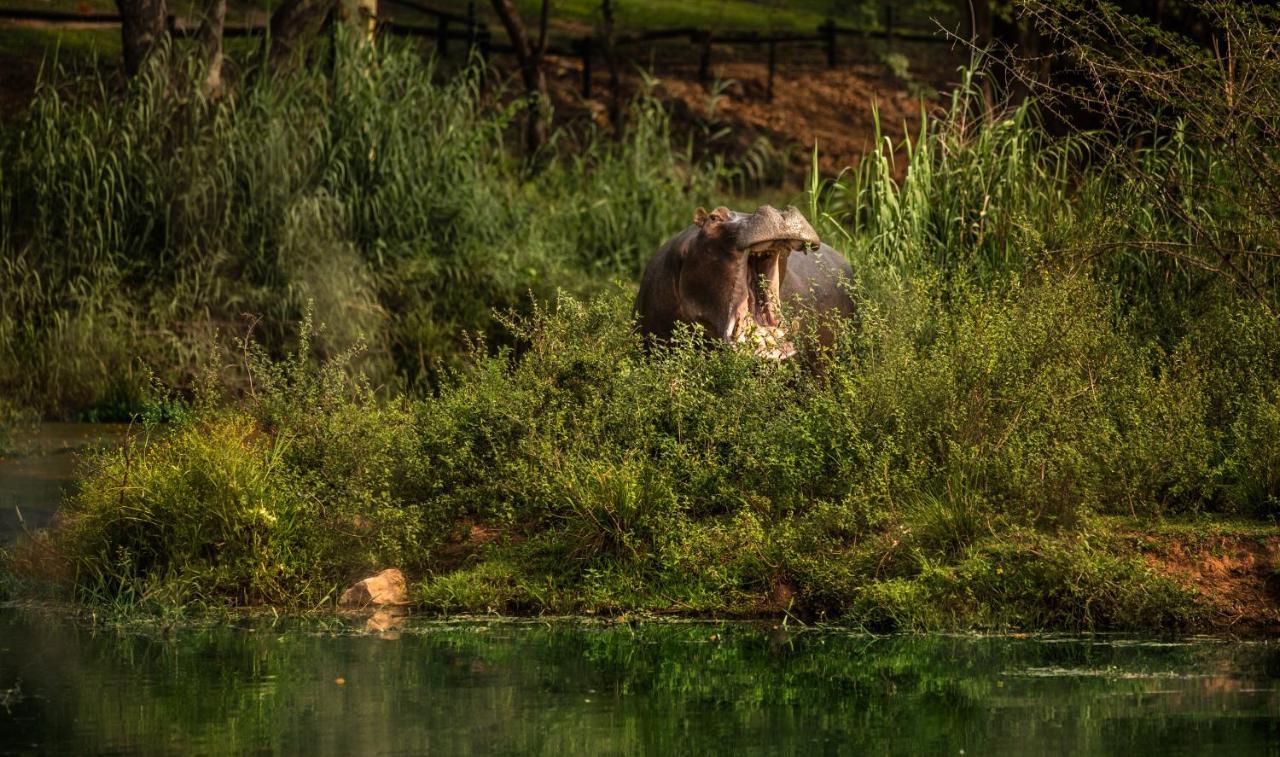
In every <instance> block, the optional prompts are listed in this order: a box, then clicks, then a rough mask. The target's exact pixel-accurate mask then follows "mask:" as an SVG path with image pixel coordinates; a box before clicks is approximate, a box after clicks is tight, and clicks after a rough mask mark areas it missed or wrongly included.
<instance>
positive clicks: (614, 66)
mask: <svg viewBox="0 0 1280 757" xmlns="http://www.w3.org/2000/svg"><path fill="white" fill-rule="evenodd" d="M601 10H602V12H603V14H604V64H605V66H606V67H607V68H608V69H609V122H610V123H611V124H613V128H614V130H615V131H621V130H622V81H621V78H620V77H619V76H618V45H617V32H616V30H615V29H614V23H613V3H611V2H609V0H604V4H603V5H602V6H601Z"/></svg>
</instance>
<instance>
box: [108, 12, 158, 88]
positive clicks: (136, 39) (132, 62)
mask: <svg viewBox="0 0 1280 757" xmlns="http://www.w3.org/2000/svg"><path fill="white" fill-rule="evenodd" d="M116 8H117V9H118V10H119V11H120V42H121V45H122V46H123V48H124V70H125V73H126V74H128V75H129V76H133V75H134V74H136V73H138V70H139V69H140V68H142V63H143V61H145V60H146V59H147V56H148V55H150V54H151V50H152V48H154V47H155V46H156V44H158V43H159V42H160V39H161V38H162V37H163V36H164V34H165V21H166V18H167V17H168V15H169V10H168V7H167V6H166V5H165V0H116Z"/></svg>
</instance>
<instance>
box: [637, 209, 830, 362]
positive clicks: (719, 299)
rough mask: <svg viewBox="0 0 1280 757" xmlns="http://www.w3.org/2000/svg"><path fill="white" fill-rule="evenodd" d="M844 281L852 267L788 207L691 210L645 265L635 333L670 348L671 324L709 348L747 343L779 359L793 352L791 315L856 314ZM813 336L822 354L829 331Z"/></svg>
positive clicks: (826, 329) (825, 330) (822, 331)
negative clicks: (696, 333) (688, 220)
mask: <svg viewBox="0 0 1280 757" xmlns="http://www.w3.org/2000/svg"><path fill="white" fill-rule="evenodd" d="M851 275H852V271H851V269H850V267H849V261H847V260H845V258H844V256H843V255H841V254H840V253H838V252H836V251H835V250H833V249H832V248H830V247H828V246H827V245H825V244H823V243H822V241H821V240H820V239H818V234H817V232H815V231H814V230H813V227H812V226H810V225H809V222H808V221H806V220H805V218H804V216H803V215H802V214H801V213H800V211H799V210H796V209H795V208H794V207H787V208H786V209H785V210H778V209H777V208H773V207H770V206H768V205H764V206H762V207H760V208H759V209H757V210H756V211H755V212H754V213H750V214H748V213H739V212H736V211H733V210H729V209H728V208H725V207H719V208H716V209H715V210H713V211H711V212H710V213H708V212H707V211H706V210H704V209H703V208H698V210H697V211H696V212H695V213H694V217H693V225H692V226H690V227H689V228H687V229H685V230H684V231H681V232H680V233H679V234H676V235H675V236H674V237H672V238H671V239H670V240H668V241H667V243H666V244H664V245H663V246H662V247H661V249H659V250H658V252H657V254H655V255H654V256H653V259H652V260H650V261H649V265H648V266H647V267H646V268H645V272H644V277H643V278H642V279H641V282H640V293H639V294H638V295H637V297H636V304H635V313H636V316H637V319H638V327H639V330H640V332H641V333H643V334H645V335H646V336H647V337H650V338H653V339H657V340H666V339H669V338H670V337H671V334H672V332H673V331H674V330H675V328H676V324H677V323H688V324H692V325H694V326H697V327H700V328H701V330H702V332H703V333H704V334H705V336H706V338H707V339H708V340H711V341H713V342H726V343H730V344H736V343H746V344H748V345H750V346H751V347H752V348H753V349H754V351H755V353H756V354H757V355H759V356H761V357H766V358H773V359H777V360H785V359H787V358H789V357H791V356H793V355H795V353H796V348H795V345H794V343H793V342H792V340H791V338H790V336H789V335H790V334H791V333H794V331H795V327H796V326H797V325H798V324H797V323H796V322H795V321H796V318H795V316H796V315H797V314H798V313H806V314H816V315H819V316H826V315H833V314H834V315H840V316H853V315H854V314H855V305H854V302H853V298H852V297H850V296H849V293H848V291H847V287H846V286H843V285H842V283H841V282H842V281H843V280H847V279H848V278H849V277H850V276H851ZM787 311H791V313H792V319H791V322H790V323H788V321H787V319H785V318H784V315H783V314H784V312H787ZM826 320H827V319H826V318H825V317H822V318H820V321H822V322H824V323H825V322H826ZM788 327H790V328H788ZM817 331H818V337H819V339H818V341H819V343H820V344H823V345H828V346H829V345H830V343H831V341H832V339H833V335H832V331H831V329H830V328H828V327H825V326H823V325H821V324H820V325H819V328H818V330H817Z"/></svg>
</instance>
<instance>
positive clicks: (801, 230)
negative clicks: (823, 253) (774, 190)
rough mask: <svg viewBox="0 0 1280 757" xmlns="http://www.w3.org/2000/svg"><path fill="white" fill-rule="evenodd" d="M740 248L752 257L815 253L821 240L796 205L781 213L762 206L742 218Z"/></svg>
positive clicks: (767, 206) (739, 234)
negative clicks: (814, 250)
mask: <svg viewBox="0 0 1280 757" xmlns="http://www.w3.org/2000/svg"><path fill="white" fill-rule="evenodd" d="M737 241H738V248H739V249H741V250H746V251H748V252H750V253H753V254H759V253H767V252H791V251H793V250H805V251H808V250H811V249H816V248H817V247H818V245H819V244H821V240H819V239H818V232H816V231H814V230H813V227H812V226H810V225H809V221H808V220H806V219H805V217H804V214H803V213H801V212H800V211H799V210H797V209H796V208H795V206H793V205H789V206H787V208H786V209H785V210H778V209H777V208H775V207H772V206H769V205H762V206H760V207H759V208H757V209H756V212H754V213H752V214H751V215H749V216H747V217H745V218H743V220H742V223H741V226H740V227H739V229H738V239H737Z"/></svg>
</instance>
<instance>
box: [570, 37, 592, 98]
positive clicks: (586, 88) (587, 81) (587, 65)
mask: <svg viewBox="0 0 1280 757" xmlns="http://www.w3.org/2000/svg"><path fill="white" fill-rule="evenodd" d="M574 47H577V48H578V53H579V54H580V55H581V56H582V99H584V100H590V99H591V38H590V37H583V38H582V39H580V40H578V42H577V43H576V44H575V45H574Z"/></svg>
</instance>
